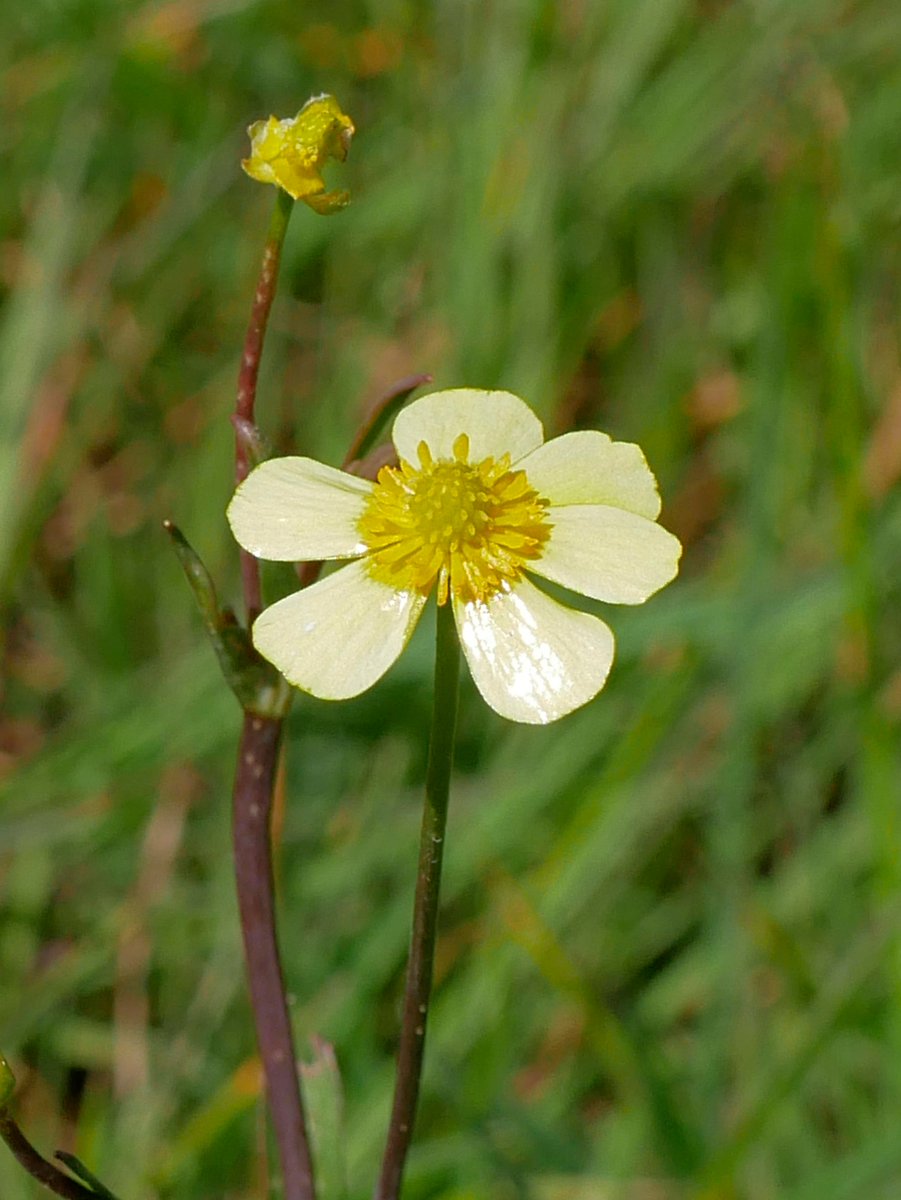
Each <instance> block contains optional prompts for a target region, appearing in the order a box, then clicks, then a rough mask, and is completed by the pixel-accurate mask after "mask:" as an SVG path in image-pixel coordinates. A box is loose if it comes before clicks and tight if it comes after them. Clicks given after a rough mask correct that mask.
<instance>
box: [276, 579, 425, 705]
mask: <svg viewBox="0 0 901 1200" xmlns="http://www.w3.org/2000/svg"><path fill="white" fill-rule="evenodd" d="M424 604H425V598H424V597H423V596H420V595H418V594H417V593H415V592H396V591H394V590H393V589H392V588H389V587H386V586H385V585H384V584H383V583H377V582H376V581H375V580H374V579H372V578H371V577H370V575H369V573H368V571H367V568H366V565H365V562H363V561H360V562H355V563H350V564H349V565H348V566H346V567H342V568H341V570H340V571H336V572H335V573H334V575H327V576H326V577H325V579H321V580H320V581H319V582H318V583H314V584H313V586H312V587H308V588H304V590H303V591H300V592H295V593H294V594H293V595H291V596H286V597H285V599H284V600H279V601H278V603H277V604H273V605H272V607H271V608H267V609H266V610H265V612H263V613H262V614H261V615H260V616H259V617H257V619H256V622H255V624H254V627H253V642H254V645H255V646H256V648H257V649H258V650H259V652H260V653H261V654H262V655H263V657H264V658H268V659H269V661H270V662H271V663H273V664H274V665H275V666H276V667H277V668H278V669H279V671H281V673H282V674H283V675H284V676H285V678H286V679H287V680H288V682H289V683H293V684H294V686H295V687H299V688H301V689H302V690H303V691H305V692H310V693H311V694H312V695H314V696H319V697H320V699H322V700H347V699H348V698H349V697H351V696H358V695H359V694H360V692H365V691H366V689H367V688H368V687H371V686H372V685H373V684H374V683H375V682H376V681H377V680H378V679H381V677H382V676H383V675H384V673H385V672H386V671H387V670H388V668H389V667H390V666H391V664H392V663H393V662H394V660H395V659H396V658H397V656H398V655H399V654H400V652H401V651H402V650H403V648H404V646H406V644H407V642H408V641H409V638H410V634H411V633H412V632H413V629H414V628H415V626H416V622H417V621H418V620H419V615H420V613H421V612H422V608H423V605H424Z"/></svg>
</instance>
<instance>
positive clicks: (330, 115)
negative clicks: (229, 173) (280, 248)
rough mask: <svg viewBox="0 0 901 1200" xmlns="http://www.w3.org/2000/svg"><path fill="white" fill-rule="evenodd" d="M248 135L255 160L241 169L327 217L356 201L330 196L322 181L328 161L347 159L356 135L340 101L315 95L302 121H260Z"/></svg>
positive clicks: (340, 195) (347, 196) (342, 195)
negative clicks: (275, 186) (272, 184)
mask: <svg viewBox="0 0 901 1200" xmlns="http://www.w3.org/2000/svg"><path fill="white" fill-rule="evenodd" d="M247 132H248V134H249V135H250V158H245V159H244V160H243V161H242V163H241V166H242V167H243V168H244V170H245V171H246V172H247V174H248V175H250V176H251V178H252V179H258V180H259V181H260V182H261V183H274V184H276V185H277V186H278V187H280V188H283V189H284V190H285V191H286V192H287V193H288V194H289V195H290V196H293V197H294V199H295V200H303V201H304V203H305V204H308V205H309V206H310V208H312V209H315V211H316V212H318V213H322V214H323V215H327V214H328V213H333V212H337V211H338V209H340V208H344V206H345V205H346V204H348V203H349V202H350V193H349V192H327V191H326V190H325V181H324V180H323V178H322V168H323V166H324V165H325V163H326V162H327V161H328V159H330V158H335V159H338V161H339V162H343V161H344V159H345V158H347V152H348V150H349V149H350V140H351V138H352V137H353V135H354V124H353V121H351V119H350V117H348V116H347V115H346V114H345V113H343V112H342V111H341V107H340V105H339V104H338V101H337V100H336V99H335V97H334V96H327V95H323V96H313V97H312V98H311V99H310V100H308V101H307V102H306V104H305V105H304V106H303V108H302V109H301V110H300V112H299V113H298V114H297V116H296V117H285V118H283V119H281V120H279V118H278V117H270V118H269V120H268V121H255V122H254V123H253V125H251V126H250V127H249V129H248V130H247Z"/></svg>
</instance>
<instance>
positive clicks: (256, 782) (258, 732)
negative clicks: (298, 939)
mask: <svg viewBox="0 0 901 1200" xmlns="http://www.w3.org/2000/svg"><path fill="white" fill-rule="evenodd" d="M281 731H282V721H281V720H280V719H278V718H275V717H263V716H257V715H256V714H254V713H252V712H247V713H245V714H244V725H243V727H242V730H241V742H240V747H239V750H238V768H237V774H236V777H235V792H234V849H235V878H236V882H237V888H238V908H239V910H240V915H241V932H242V934H243V937H244V955H245V959H246V962H247V974H248V978H249V981H250V996H251V1002H252V1004H253V1014H254V1020H255V1022H256V1031H257V1042H258V1043H259V1048H260V1057H261V1059H262V1062H263V1073H264V1076H265V1079H266V1094H267V1097H268V1101H269V1109H270V1112H271V1113H272V1124H273V1127H274V1129H275V1137H276V1141H277V1143H278V1149H279V1157H280V1159H281V1164H282V1176H283V1181H284V1198H285V1200H314V1198H315V1194H316V1193H315V1187H314V1183H313V1162H312V1157H311V1154H310V1145H309V1141H308V1139H307V1133H306V1126H305V1122H304V1113H303V1101H302V1099H301V1095H300V1084H299V1082H298V1075H297V1064H296V1058H295V1053H294V1039H293V1035H292V1032H291V1021H290V1017H289V1015H288V1006H287V1002H286V999H285V984H284V976H283V974H282V966H281V959H280V958H279V952H278V942H277V940H276V935H275V905H274V902H273V886H272V841H271V835H270V818H271V813H272V795H273V790H274V787H275V775H276V770H277V765H278V750H279V742H280V740H281Z"/></svg>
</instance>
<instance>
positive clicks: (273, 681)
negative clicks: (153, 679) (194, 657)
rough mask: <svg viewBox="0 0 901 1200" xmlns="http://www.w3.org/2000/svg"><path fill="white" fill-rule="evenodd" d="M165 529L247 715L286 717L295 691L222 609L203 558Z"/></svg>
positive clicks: (168, 527) (174, 530)
mask: <svg viewBox="0 0 901 1200" xmlns="http://www.w3.org/2000/svg"><path fill="white" fill-rule="evenodd" d="M163 528H164V529H165V530H166V532H167V533H168V534H169V537H170V538H171V539H172V546H173V549H174V550H175V553H176V555H177V557H178V561H179V562H180V563H181V566H182V570H183V571H184V573H185V578H186V579H187V581H188V583H189V584H190V587H191V591H192V592H193V593H194V599H195V600H196V601H197V607H198V609H199V610H200V615H201V617H202V618H203V624H204V626H205V628H206V631H207V634H208V636H209V639H210V641H211V642H212V644H213V650H214V651H215V653H216V658H217V659H218V660H219V666H220V667H221V668H222V674H223V675H224V676H225V680H226V683H228V686H229V687H230V688H231V690H232V691H233V692H234V693H235V695H236V696H237V698H238V702H239V703H240V705H241V707H242V708H243V709H244V711H245V712H254V713H258V714H259V715H260V716H263V717H283V716H285V715H286V713H287V711H288V709H289V708H290V706H291V689H290V687H289V686H288V684H287V683H286V682H285V680H284V679H283V678H282V677H281V675H280V674H279V673H278V671H276V669H275V667H273V666H272V665H271V664H270V663H268V662H266V660H265V659H264V658H262V657H261V656H260V655H259V654H258V653H257V651H256V650H255V649H254V646H253V643H252V642H251V640H250V635H249V633H248V632H247V630H246V629H245V628H244V627H243V626H242V625H239V624H238V621H237V619H236V617H235V614H234V613H233V612H232V611H231V609H229V608H220V607H219V601H218V599H217V597H216V587H215V585H214V583H213V580H212V578H211V577H210V573H209V571H208V570H207V569H206V567H205V566H204V564H203V561H202V559H201V558H200V555H199V554H198V553H197V551H196V550H195V549H194V547H193V546H192V545H191V544H190V542H189V541H188V540H187V538H186V537H185V536H184V534H183V533H182V532H181V530H180V529H178V528H177V527H176V526H175V525H173V524H172V522H171V521H164V522H163Z"/></svg>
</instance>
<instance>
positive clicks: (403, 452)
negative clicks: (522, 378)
mask: <svg viewBox="0 0 901 1200" xmlns="http://www.w3.org/2000/svg"><path fill="white" fill-rule="evenodd" d="M461 433H465V434H467V436H468V437H469V461H470V462H473V463H477V462H481V461H482V459H483V458H488V457H489V455H490V456H492V457H494V458H500V456H501V455H502V454H509V455H510V458H511V459H512V460H513V461H514V462H515V461H516V460H517V459H518V458H522V456H523V455H524V454H528V453H529V451H530V450H534V449H535V448H536V447H537V446H540V445H541V443H542V441H543V440H544V432H543V430H542V428H541V422H540V421H539V420H538V418H537V417H536V416H535V414H534V413H533V412H532V410H531V409H530V408H529V406H528V405H527V404H526V403H525V401H524V400H520V398H519V396H514V395H513V393H512V392H482V391H478V390H476V389H475V388H454V389H451V390H450V391H447V392H432V393H431V394H430V395H428V396H421V397H420V398H419V399H418V400H414V401H413V403H412V404H408V405H407V407H406V408H402V409H401V410H400V412H399V413H398V414H397V418H396V419H395V422H394V430H393V433H392V438H393V440H394V445H395V447H396V448H397V453H398V454H399V455H400V457H401V458H405V459H406V460H407V462H410V463H413V464H414V466H415V465H417V464H418V462H419V459H418V458H417V455H416V451H417V449H418V447H419V443H420V442H425V443H426V445H427V446H428V448H429V449H430V450H431V452H432V458H435V459H437V458H453V457H454V442H455V441H456V440H457V438H458V437H459V436H460V434H461Z"/></svg>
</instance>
